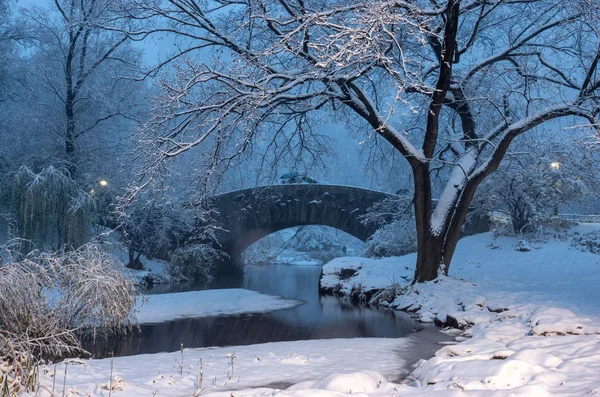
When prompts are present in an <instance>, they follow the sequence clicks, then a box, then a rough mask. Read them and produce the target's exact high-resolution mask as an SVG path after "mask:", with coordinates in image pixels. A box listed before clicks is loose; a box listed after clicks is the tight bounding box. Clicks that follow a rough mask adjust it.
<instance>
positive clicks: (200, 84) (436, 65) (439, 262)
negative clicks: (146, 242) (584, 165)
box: [129, 0, 600, 282]
mask: <svg viewBox="0 0 600 397" xmlns="http://www.w3.org/2000/svg"><path fill="white" fill-rule="evenodd" d="M129 6H130V7H131V8H130V9H131V12H132V15H135V17H136V18H139V19H144V20H146V21H147V22H149V24H148V25H147V26H149V27H148V28H147V29H146V30H143V31H131V32H129V34H130V35H132V36H134V37H135V36H137V37H138V38H142V37H145V36H146V35H148V34H152V33H159V34H163V35H169V36H170V37H175V42H176V44H177V46H175V48H177V49H178V50H177V51H176V52H175V53H174V54H173V55H172V57H170V58H168V59H166V60H165V62H164V63H163V64H161V65H158V66H157V69H158V68H160V67H162V66H164V65H166V64H169V63H170V64H172V65H174V66H175V68H174V69H170V71H169V72H168V73H167V75H166V77H164V79H163V80H162V81H161V88H162V93H161V96H160V98H159V102H158V105H157V109H156V112H155V118H154V124H153V126H154V128H155V131H156V132H155V134H156V135H155V136H156V138H155V140H154V144H155V145H156V149H157V150H158V153H159V154H160V157H161V158H163V159H164V158H171V157H176V156H179V155H181V154H182V153H184V152H187V151H189V150H190V149H192V148H194V147H197V146H203V145H207V144H208V145H210V147H211V148H212V149H211V150H212V152H211V153H212V156H213V158H214V159H217V160H219V161H225V162H230V161H231V159H232V158H235V157H236V156H239V155H240V154H241V153H244V152H245V151H247V150H250V149H252V145H253V142H256V140H264V139H265V137H269V138H268V139H272V140H273V142H277V136H280V135H282V134H289V133H290V131H292V132H293V133H294V134H293V135H292V136H293V137H295V138H296V139H300V140H305V141H306V140H307V139H309V138H310V129H309V128H307V126H312V127H314V126H315V125H314V123H313V124H311V120H313V119H312V118H311V117H312V116H313V115H314V116H318V117H322V116H323V115H324V114H327V115H329V117H336V118H339V119H346V120H349V121H350V122H351V123H354V124H356V123H362V125H363V127H365V128H366V129H368V130H369V131H372V132H374V133H375V134H378V135H379V136H380V137H382V138H383V139H385V140H386V141H387V142H389V144H390V145H392V146H393V147H394V148H395V149H396V150H397V151H398V152H399V153H400V154H401V155H402V156H403V157H404V158H405V159H406V161H407V162H408V163H409V164H410V167H411V169H412V174H413V179H414V201H413V203H414V210H415V217H416V230H417V235H418V256H417V264H416V272H415V281H417V282H424V281H428V280H432V279H434V278H435V277H437V275H438V274H439V273H440V272H443V273H446V274H447V272H448V268H449V266H450V262H451V260H452V257H453V254H454V251H455V249H456V245H457V242H458V239H459V236H460V230H461V226H462V224H463V221H464V219H465V215H466V213H467V211H468V207H469V204H470V202H471V200H472V198H473V195H474V193H475V190H476V189H477V187H478V186H479V184H480V183H481V182H482V181H483V180H484V179H485V178H486V177H487V176H488V175H490V174H491V173H492V172H493V171H494V170H495V169H496V168H497V167H498V166H499V164H500V162H501V161H502V159H503V157H504V156H505V154H506V153H507V150H508V149H509V145H510V144H511V142H512V141H513V139H515V137H517V136H519V135H520V134H523V133H525V132H527V131H530V130H533V129H535V128H536V127H537V126H539V125H541V124H542V123H550V124H549V127H550V128H560V127H561V124H560V123H559V122H558V120H559V119H564V120H565V124H567V125H580V126H583V125H585V126H587V128H589V126H590V125H595V126H596V128H597V127H598V121H597V117H598V113H599V106H600V92H599V91H600V74H599V71H598V62H599V61H600V39H599V32H598V30H597V26H598V20H597V19H595V18H596V17H597V15H598V3H597V2H595V1H592V2H590V1H586V0H580V1H578V0H574V1H568V2H563V1H556V0H463V1H461V0H405V1H401V0H371V1H369V0H362V1H356V0H213V1H195V0H167V1H153V0H138V1H135V0H132V1H131V2H130V3H129ZM332 115H334V116H332ZM576 120H577V121H576ZM288 136H289V135H288ZM291 139H292V138H290V140H291ZM440 179H441V180H443V185H442V186H443V188H442V189H440V191H441V194H440V195H439V198H438V199H437V200H436V199H435V198H434V197H433V195H434V186H435V184H436V183H437V182H436V181H438V180H440Z"/></svg>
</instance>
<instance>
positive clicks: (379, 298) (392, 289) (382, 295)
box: [369, 283, 409, 305]
mask: <svg viewBox="0 0 600 397" xmlns="http://www.w3.org/2000/svg"><path fill="white" fill-rule="evenodd" d="M408 288H409V286H408V285H406V286H401V285H400V284H398V283H394V284H392V285H390V286H389V287H387V288H384V289H382V290H381V291H378V292H376V293H375V294H374V295H373V296H372V297H371V299H370V300H369V304H371V305H384V304H389V303H392V302H393V301H394V300H395V299H396V298H397V297H398V296H400V295H404V294H406V291H407V290H408Z"/></svg>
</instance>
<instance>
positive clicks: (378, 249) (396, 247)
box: [365, 221, 417, 258]
mask: <svg viewBox="0 0 600 397" xmlns="http://www.w3.org/2000/svg"><path fill="white" fill-rule="evenodd" d="M416 250H417V238H416V234H415V233H414V227H413V226H412V223H407V222H405V221H396V222H393V223H390V224H387V225H384V226H383V227H382V228H381V229H379V230H377V231H376V232H375V234H373V236H371V238H369V240H368V241H367V249H366V251H365V254H366V256H368V257H375V258H380V257H388V256H402V255H406V254H408V253H411V252H415V251H416Z"/></svg>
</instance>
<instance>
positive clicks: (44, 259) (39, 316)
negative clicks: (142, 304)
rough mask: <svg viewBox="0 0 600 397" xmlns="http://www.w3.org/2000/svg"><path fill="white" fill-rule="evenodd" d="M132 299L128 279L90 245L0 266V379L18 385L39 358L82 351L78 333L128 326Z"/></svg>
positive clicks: (131, 318)
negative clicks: (3, 369) (1, 370)
mask: <svg viewBox="0 0 600 397" xmlns="http://www.w3.org/2000/svg"><path fill="white" fill-rule="evenodd" d="M9 253H10V252H9ZM5 256H8V255H5ZM135 302H136V296H135V289H134V286H133V282H132V280H131V279H129V278H128V277H127V276H126V275H125V274H124V273H123V272H122V266H121V265H120V264H117V263H116V262H115V260H114V258H113V257H112V256H110V255H108V254H107V253H105V252H104V251H102V250H101V249H100V248H99V247H98V246H95V245H85V246H83V247H81V248H80V249H78V250H76V251H69V252H66V253H57V254H40V253H36V252H34V253H30V254H29V255H27V256H26V257H25V258H24V259H23V260H20V261H16V262H9V263H8V264H6V265H4V266H2V267H0V367H2V368H11V369H10V370H8V371H5V373H0V379H2V378H4V382H6V385H9V384H10V386H6V387H11V388H12V390H13V391H17V390H21V388H22V387H23V385H24V383H29V382H31V381H32V379H31V376H32V374H33V372H32V371H33V369H34V368H35V367H36V362H37V361H38V360H39V359H45V360H56V359H60V358H64V357H73V356H79V355H82V354H85V351H84V350H83V348H82V347H81V344H80V342H79V339H78V338H77V333H78V332H81V331H84V330H87V331H91V333H92V335H93V336H94V337H95V336H96V334H97V332H102V333H106V332H117V331H120V330H126V329H128V328H129V327H130V326H131V325H133V324H134V322H135V315H134V307H135ZM11 395H12V394H11Z"/></svg>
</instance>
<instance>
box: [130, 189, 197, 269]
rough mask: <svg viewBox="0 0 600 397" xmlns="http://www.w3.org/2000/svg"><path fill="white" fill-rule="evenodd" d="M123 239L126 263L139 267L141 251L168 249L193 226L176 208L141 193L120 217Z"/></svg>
mask: <svg viewBox="0 0 600 397" xmlns="http://www.w3.org/2000/svg"><path fill="white" fill-rule="evenodd" d="M120 224H121V230H122V232H123V241H124V242H125V245H126V246H127V249H128V253H129V258H128V259H129V262H128V263H127V267H129V268H132V269H142V268H143V263H141V262H140V256H141V255H142V254H144V255H146V256H147V257H152V256H154V255H156V254H157V253H158V252H160V251H161V250H167V249H168V248H170V247H171V246H172V245H174V243H175V242H176V241H177V240H178V238H180V237H181V236H183V235H184V234H186V233H189V232H190V231H191V229H192V225H191V219H189V218H188V217H186V216H185V215H184V214H182V213H181V211H179V209H178V208H176V207H174V206H172V205H169V204H168V203H164V202H161V201H160V200H157V199H152V198H151V199H148V197H145V196H142V197H139V198H138V199H137V200H135V201H134V202H133V204H132V205H130V206H127V207H126V208H125V212H124V216H123V217H122V218H121V219H120Z"/></svg>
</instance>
